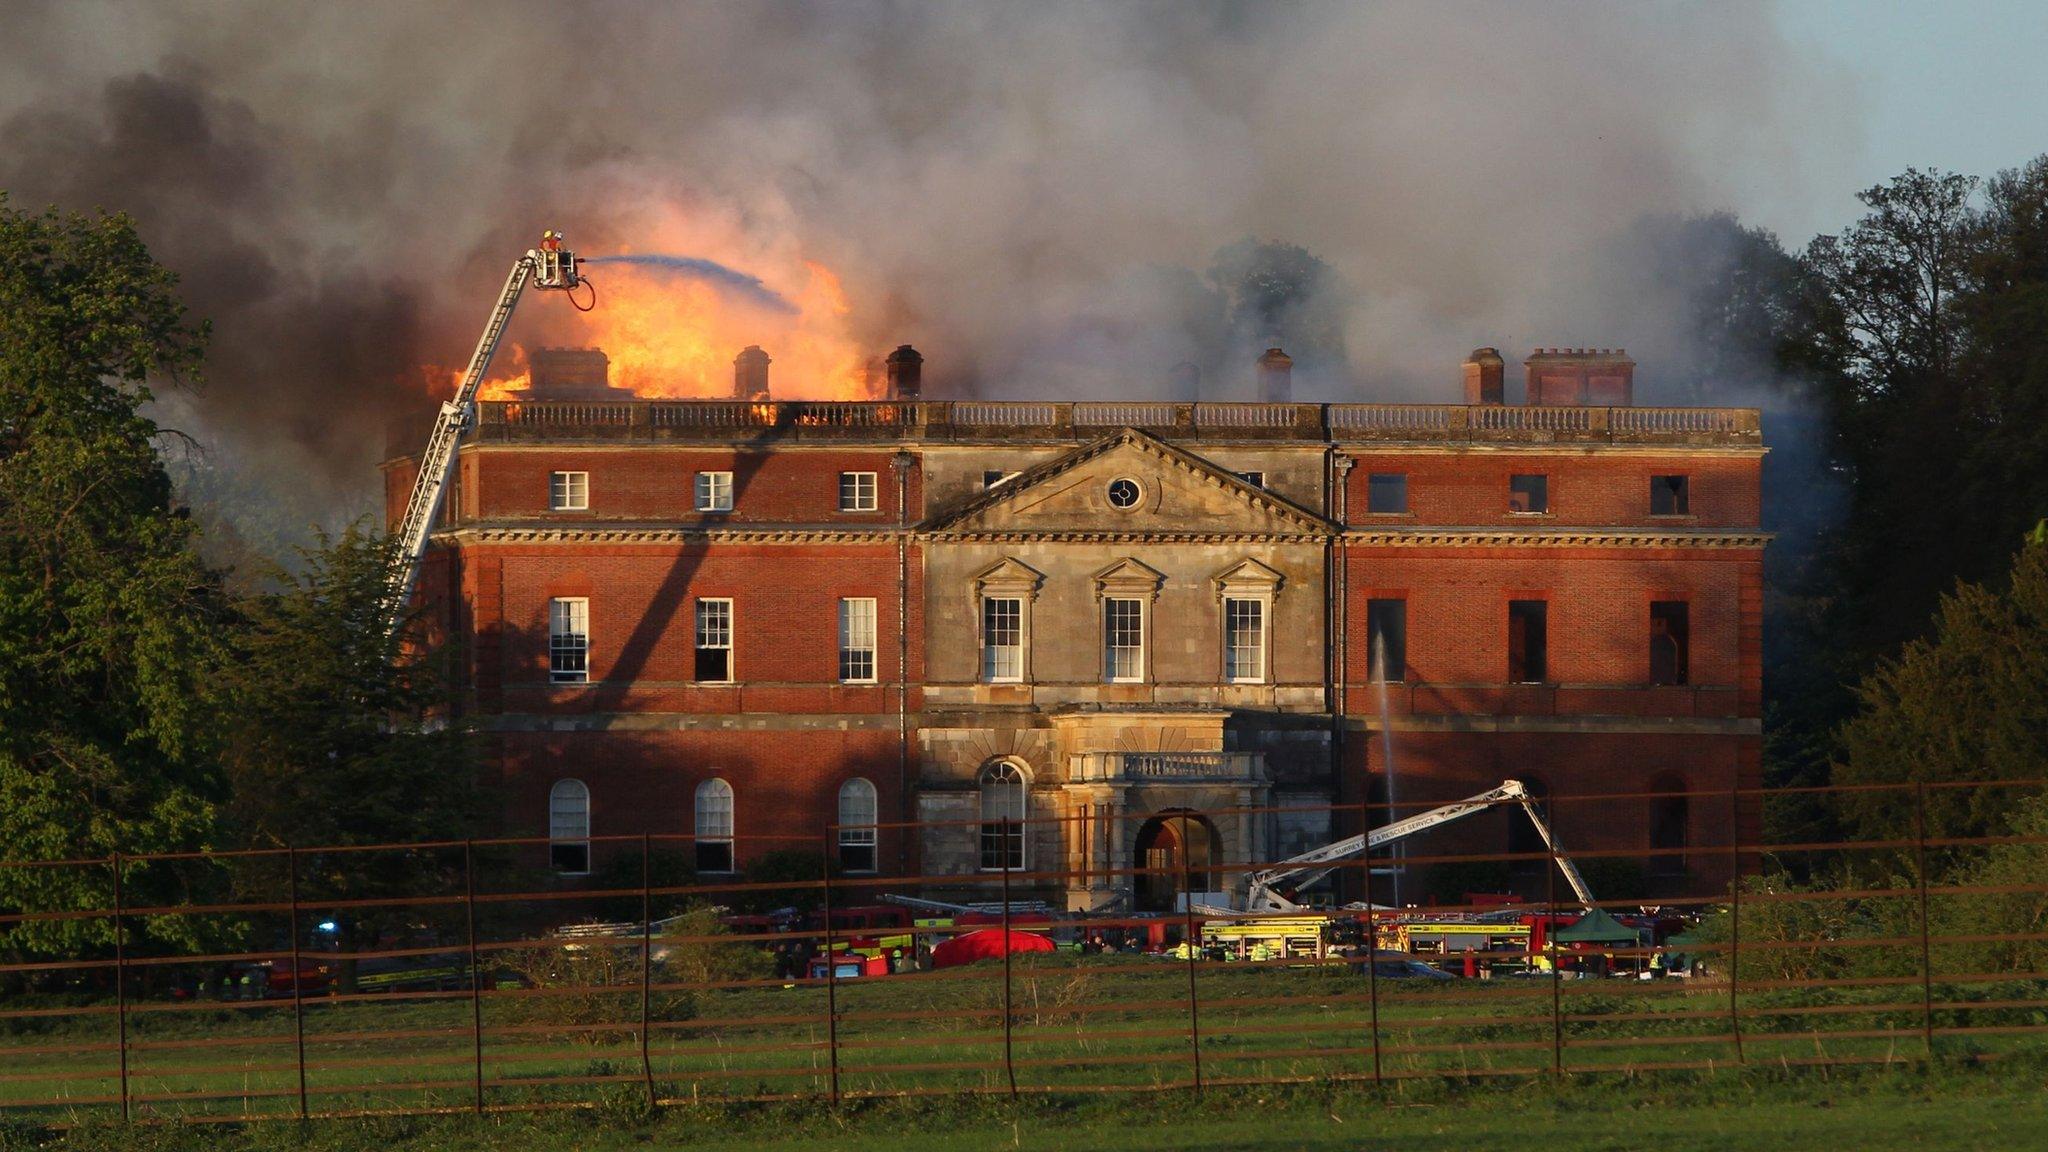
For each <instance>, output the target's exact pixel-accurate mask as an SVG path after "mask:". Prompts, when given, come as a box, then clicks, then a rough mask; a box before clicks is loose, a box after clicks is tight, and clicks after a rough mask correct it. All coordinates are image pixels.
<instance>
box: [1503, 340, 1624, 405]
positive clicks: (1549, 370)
mask: <svg viewBox="0 0 2048 1152" xmlns="http://www.w3.org/2000/svg"><path fill="white" fill-rule="evenodd" d="M1523 363H1524V364H1525V365H1527V366H1528V369H1529V403H1530V404H1531V405H1537V406H1544V407H1548V406H1553V405H1560V404H1563V405H1571V404H1586V405H1591V406H1594V407H1602V408H1606V407H1627V406H1628V405H1630V404H1633V403H1635V378H1636V362H1635V361H1633V360H1631V359H1629V358H1628V353H1627V352H1625V351H1623V350H1622V349H1620V348H1538V349H1537V350H1536V351H1535V353H1534V354H1533V355H1531V356H1530V357H1529V358H1528V359H1527V360H1525V361H1523Z"/></svg>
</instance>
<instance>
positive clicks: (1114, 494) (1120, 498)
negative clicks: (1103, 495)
mask: <svg viewBox="0 0 2048 1152" xmlns="http://www.w3.org/2000/svg"><path fill="white" fill-rule="evenodd" d="M1144 495H1145V490H1144V489H1143V488H1140V487H1138V482H1137V481H1136V480H1133V479H1131V478H1129V477H1127V476H1120V477H1118V478H1117V479H1115V480H1111V481H1110V482H1109V506H1110V507H1112V508H1136V507H1137V506H1138V501H1139V500H1141V499H1143V498H1144Z"/></svg>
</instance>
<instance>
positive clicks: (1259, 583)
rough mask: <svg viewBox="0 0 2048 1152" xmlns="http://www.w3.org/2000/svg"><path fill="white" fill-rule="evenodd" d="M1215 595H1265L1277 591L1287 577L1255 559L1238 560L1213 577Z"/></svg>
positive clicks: (1274, 593) (1276, 592)
mask: <svg viewBox="0 0 2048 1152" xmlns="http://www.w3.org/2000/svg"><path fill="white" fill-rule="evenodd" d="M1213 579H1214V581H1215V584H1216V595H1218V596H1231V595H1266V596H1273V595H1276V594H1278V593H1279V591H1280V586H1281V585H1282V584H1285V583H1286V582H1287V578H1286V577H1285V576H1283V575H1281V574H1280V573H1279V572H1278V571H1275V570H1274V569H1272V568H1269V567H1267V566H1266V565H1264V564H1261V563H1259V562H1258V561H1257V560H1252V559H1249V558H1247V559H1244V560H1240V561H1238V562H1237V563H1235V564H1232V565H1231V566H1230V567H1228V568H1225V569H1224V570H1223V571H1221V572H1218V573H1217V574H1216V575H1215V576H1214V577H1213Z"/></svg>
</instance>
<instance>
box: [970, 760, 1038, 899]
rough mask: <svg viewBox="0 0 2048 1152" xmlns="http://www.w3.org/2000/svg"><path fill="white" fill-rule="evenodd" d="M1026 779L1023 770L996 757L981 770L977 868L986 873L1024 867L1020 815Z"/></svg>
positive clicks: (1022, 809) (1026, 788)
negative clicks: (979, 841)
mask: <svg viewBox="0 0 2048 1152" xmlns="http://www.w3.org/2000/svg"><path fill="white" fill-rule="evenodd" d="M1030 783H1031V782H1030V781H1029V780H1028V779H1027V778H1026V777H1025V775H1024V769H1022V768H1020V767H1018V766H1017V765H1016V764H1013V763H1011V762H1010V761H1008V760H998V761H996V762H995V763H993V764H990V765H989V766H988V767H986V768H983V769H982V770H981V867H982V870H983V871H987V872H1002V871H1012V872H1015V871H1021V870H1023V867H1024V824H1023V820H1024V814H1025V811H1026V797H1027V795H1028V789H1029V788H1030Z"/></svg>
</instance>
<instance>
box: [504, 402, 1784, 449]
mask: <svg viewBox="0 0 2048 1152" xmlns="http://www.w3.org/2000/svg"><path fill="white" fill-rule="evenodd" d="M477 407H478V414H477V428H476V429H475V430H474V431H473V432H472V435H473V436H475V437H476V438H478V439H483V440H527V439H559V438H579V439H600V440H602V439H649V440H694V439H704V440H719V441H726V442H730V441H732V440H734V439H745V438H748V437H757V438H759V439H760V440H762V441H764V442H766V441H779V440H792V439H794V440H805V439H831V440H880V441H886V442H902V443H926V442H930V443H944V442H947V441H962V442H970V443H971V442H981V441H990V440H1006V441H1014V440H1020V439H1022V440H1047V441H1074V442H1079V441H1087V440H1092V439H1094V438H1095V437H1097V436H1100V435H1103V434H1104V433H1107V432H1109V431H1112V430H1114V429H1116V428H1121V427H1127V426H1128V427H1135V428H1143V429H1146V430H1147V431H1152V432H1156V433H1159V434H1161V435H1164V436H1168V437H1171V438H1186V439H1196V440H1223V441H1271V440H1280V441H1304V440H1305V441H1322V442H1328V443H1334V444H1339V445H1341V444H1346V443H1386V442H1401V443H1431V442H1451V443H1513V442H1528V443H1627V444H1691V445H1734V446H1742V445H1756V444H1760V443H1762V428H1761V420H1760V416H1759V413H1758V412H1757V410H1756V409H1754V408H1592V407H1542V406H1527V405H1516V404H1476V405H1467V404H1245V403H1216V404H1174V403H1163V402H1155V401H1139V400H1131V401H1053V400H1024V401H1003V400H930V401H923V402H895V401H861V400H778V401H758V402H757V401H741V400H629V401H605V402H597V403H593V402H583V401H546V400H487V401H484V402H483V403H481V404H479V405H478V406H477Z"/></svg>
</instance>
